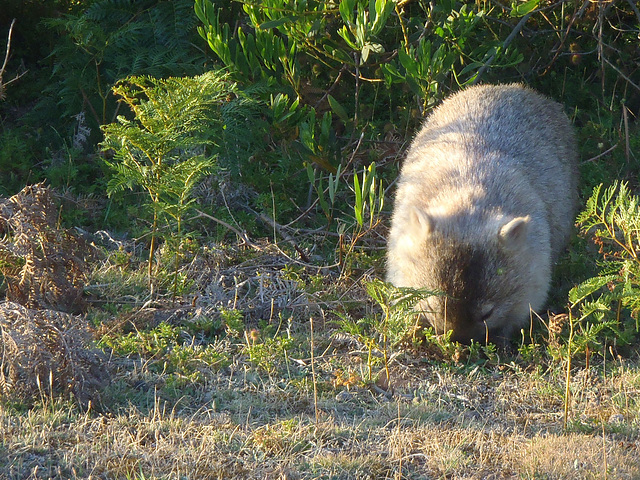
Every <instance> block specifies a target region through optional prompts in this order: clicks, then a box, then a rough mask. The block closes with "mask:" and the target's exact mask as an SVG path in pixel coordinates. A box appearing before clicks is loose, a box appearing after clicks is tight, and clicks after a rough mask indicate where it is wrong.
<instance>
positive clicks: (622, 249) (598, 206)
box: [569, 182, 640, 343]
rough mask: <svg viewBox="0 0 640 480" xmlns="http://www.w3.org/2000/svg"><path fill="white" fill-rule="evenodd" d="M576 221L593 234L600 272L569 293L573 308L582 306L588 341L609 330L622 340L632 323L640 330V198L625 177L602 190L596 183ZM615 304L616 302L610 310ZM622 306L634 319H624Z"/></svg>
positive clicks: (582, 327)
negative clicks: (639, 203)
mask: <svg viewBox="0 0 640 480" xmlns="http://www.w3.org/2000/svg"><path fill="white" fill-rule="evenodd" d="M577 225H578V226H579V227H580V231H581V233H582V234H583V235H589V236H591V237H592V239H593V241H594V242H595V243H596V245H598V246H599V248H600V252H599V253H600V254H601V256H602V259H601V262H600V265H601V273H600V274H599V275H598V276H596V277H593V278H590V279H588V280H586V281H584V282H582V283H581V284H580V285H577V286H576V287H574V288H573V289H571V291H570V292H569V301H570V303H571V307H572V308H578V309H579V311H580V317H579V319H578V323H579V324H580V333H581V334H582V335H583V336H585V337H588V338H589V339H590V340H589V341H590V342H592V343H595V342H597V340H598V339H599V338H601V337H602V336H603V335H608V334H611V333H613V335H614V336H615V337H616V338H618V339H619V340H621V341H622V340H623V338H622V337H621V332H623V331H629V330H632V329H634V328H635V332H636V333H638V332H640V326H639V323H638V318H639V314H640V258H639V256H638V255H639V253H640V208H639V205H638V197H637V196H635V195H632V194H631V192H630V190H629V188H628V186H627V184H626V183H624V182H621V183H618V182H615V183H614V184H613V185H611V186H610V187H608V188H606V189H603V187H602V185H598V186H597V187H596V188H594V190H593V194H592V195H591V197H590V198H589V199H588V200H587V203H586V206H585V210H584V211H583V212H582V213H580V215H578V218H577ZM613 305H617V307H616V308H615V310H614V311H612V306H613ZM623 308H624V309H626V310H627V311H628V312H629V313H630V317H631V319H633V320H635V322H632V321H629V319H628V317H627V319H626V320H625V318H624V315H623V312H622V309H623ZM578 338H580V337H578ZM626 340H627V341H628V340H629V339H628V338H626Z"/></svg>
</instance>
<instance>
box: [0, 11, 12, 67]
mask: <svg viewBox="0 0 640 480" xmlns="http://www.w3.org/2000/svg"><path fill="white" fill-rule="evenodd" d="M15 23H16V19H15V18H14V19H13V20H12V21H11V26H10V27H9V38H7V51H6V52H5V54H4V63H3V64H2V68H1V69H0V78H2V74H3V73H4V70H5V69H6V68H7V63H9V50H11V34H12V33H13V25H14V24H15Z"/></svg>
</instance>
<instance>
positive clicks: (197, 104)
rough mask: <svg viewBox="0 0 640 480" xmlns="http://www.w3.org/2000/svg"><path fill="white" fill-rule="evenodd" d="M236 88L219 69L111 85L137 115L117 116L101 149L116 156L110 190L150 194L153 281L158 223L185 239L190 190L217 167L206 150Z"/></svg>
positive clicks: (150, 277) (220, 127)
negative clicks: (190, 74) (128, 190)
mask: <svg viewBox="0 0 640 480" xmlns="http://www.w3.org/2000/svg"><path fill="white" fill-rule="evenodd" d="M234 89H235V85H234V84H233V83H231V82H230V81H229V80H228V75H227V74H225V73H221V72H217V71H211V72H208V73H205V74H203V75H200V76H196V77H184V78H173V77H171V78H167V79H155V78H152V77H146V76H143V77H130V78H127V79H125V80H123V81H121V82H119V83H118V84H117V85H116V86H115V87H114V88H113V91H114V93H115V94H117V95H119V96H120V97H121V98H122V100H123V102H124V103H126V104H127V105H128V106H129V107H130V108H131V110H132V112H133V114H134V116H135V117H134V118H133V119H131V120H129V119H127V118H126V117H124V116H119V117H118V121H117V122H115V123H112V124H109V125H106V126H105V127H103V132H104V136H105V139H104V141H103V142H102V144H101V145H102V149H103V151H105V152H111V153H112V155H113V159H112V160H108V161H107V165H108V166H109V167H110V168H111V170H112V172H113V176H112V178H111V179H110V180H109V182H108V184H107V193H108V194H109V195H112V194H114V193H115V192H119V191H122V190H125V189H131V190H133V189H137V188H141V189H142V190H143V191H145V192H146V193H147V197H148V205H149V206H150V207H151V211H152V227H151V244H150V248H149V268H148V275H149V282H150V285H151V286H152V285H153V284H152V279H153V261H154V253H155V249H156V239H157V237H158V235H159V224H160V223H165V224H166V226H167V227H173V229H172V228H169V229H168V230H165V231H166V232H167V233H166V234H165V237H171V234H172V233H174V232H175V237H176V238H177V240H181V238H182V219H183V218H184V215H185V214H186V213H187V212H188V211H189V209H190V208H191V207H192V204H193V199H191V198H190V193H191V191H192V190H193V188H194V187H195V185H196V184H197V182H198V181H199V180H200V179H201V178H202V177H203V176H205V175H208V174H210V173H211V172H212V171H213V169H214V168H215V162H214V159H213V158H212V157H210V156H206V155H205V154H204V152H205V146H206V145H209V144H211V143H213V141H214V140H213V139H212V138H211V135H212V133H215V132H216V126H217V127H218V128H217V131H218V136H219V135H220V132H221V131H222V124H221V121H220V114H219V110H220V109H219V106H220V105H221V104H222V103H223V102H224V101H225V100H226V99H227V97H228V96H229V95H230V94H232V93H233V92H234ZM176 262H177V257H176ZM176 272H177V265H176ZM175 279H176V282H177V273H176V276H175ZM176 282H174V291H175V287H176V285H177V283H176Z"/></svg>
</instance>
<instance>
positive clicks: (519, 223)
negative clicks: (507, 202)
mask: <svg viewBox="0 0 640 480" xmlns="http://www.w3.org/2000/svg"><path fill="white" fill-rule="evenodd" d="M529 220H531V218H530V217H529V216H526V217H516V218H514V219H513V220H510V221H509V222H507V223H505V224H504V225H502V227H500V231H499V233H498V238H499V240H500V243H501V244H502V245H504V246H505V247H507V248H509V249H510V250H516V249H518V248H520V247H521V246H522V245H523V244H524V242H525V239H526V238H527V232H528V230H529Z"/></svg>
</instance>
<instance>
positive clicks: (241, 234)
mask: <svg viewBox="0 0 640 480" xmlns="http://www.w3.org/2000/svg"><path fill="white" fill-rule="evenodd" d="M196 212H198V215H197V216H195V217H193V218H191V220H194V219H196V218H199V217H204V218H208V219H209V220H213V221H214V222H216V223H218V224H220V225H222V226H223V227H225V228H228V229H229V230H231V231H232V232H233V233H235V234H236V235H237V236H238V237H240V238H241V239H242V241H244V243H245V244H247V245H248V246H250V247H251V248H253V249H255V250H262V249H261V248H260V247H259V246H258V245H256V244H255V243H253V242H252V241H251V240H250V239H249V237H248V236H247V234H246V233H245V232H241V231H240V230H238V229H237V228H235V227H233V226H231V225H229V224H228V223H227V222H225V221H223V220H220V219H218V218H216V217H213V216H211V215H209V214H207V213H204V212H203V211H201V210H198V209H196Z"/></svg>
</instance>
